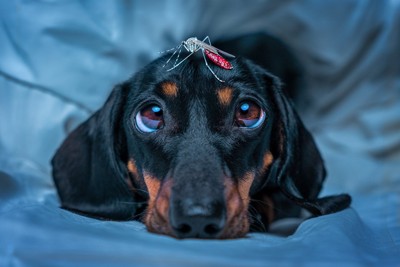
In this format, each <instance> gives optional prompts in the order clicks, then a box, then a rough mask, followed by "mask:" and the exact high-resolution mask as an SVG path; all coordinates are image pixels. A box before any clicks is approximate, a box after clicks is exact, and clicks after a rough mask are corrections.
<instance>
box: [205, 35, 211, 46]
mask: <svg viewBox="0 0 400 267" xmlns="http://www.w3.org/2000/svg"><path fill="white" fill-rule="evenodd" d="M206 40H207V41H208V44H209V45H211V40H210V37H208V35H207V36H206V38H204V39H203V42H205V41H206Z"/></svg>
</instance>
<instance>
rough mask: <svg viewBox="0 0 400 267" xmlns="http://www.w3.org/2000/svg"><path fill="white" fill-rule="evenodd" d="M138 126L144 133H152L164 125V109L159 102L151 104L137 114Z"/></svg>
mask: <svg viewBox="0 0 400 267" xmlns="http://www.w3.org/2000/svg"><path fill="white" fill-rule="evenodd" d="M135 119H136V127H137V128H138V129H139V130H140V131H141V132H144V133H152V132H155V131H157V130H159V129H161V128H162V127H163V126H164V116H163V110H162V109H161V107H160V106H158V105H157V104H150V105H147V106H145V107H144V108H142V109H141V110H140V111H139V112H138V113H137V114H136V117H135Z"/></svg>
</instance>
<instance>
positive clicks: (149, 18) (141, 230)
mask: <svg viewBox="0 0 400 267" xmlns="http://www.w3.org/2000/svg"><path fill="white" fill-rule="evenodd" d="M0 22H1V24H0V118H1V119H0V266H18V267H19V266H294V265H295V266H337V264H338V263H340V264H341V265H343V266H400V256H399V255H400V60H399V59H400V49H399V47H400V1H398V0H391V1H389V0H381V1H374V0H348V1H335V0H327V1H317V0H308V1H278V0H276V1H254V2H248V1H239V0H235V1H211V0H209V1H183V0H171V1H158V2H156V3H154V2H152V1H144V0H142V1H131V2H128V1H126V2H122V1H82V2H78V1H2V2H1V3H0ZM252 32H268V33H271V34H273V35H276V36H277V37H279V38H281V39H282V40H284V41H285V42H286V43H287V44H288V45H289V46H290V48H291V49H292V50H293V52H294V54H295V55H296V56H297V57H298V58H299V61H300V62H301V63H302V64H303V67H304V72H305V83H306V88H305V90H304V91H302V92H301V93H300V94H299V95H300V96H301V98H300V100H299V101H298V102H296V105H297V107H298V110H299V112H300V114H301V116H302V118H303V120H304V122H305V124H306V126H307V127H308V128H309V129H310V130H311V131H312V132H313V134H314V136H315V138H316V141H317V144H318V146H319V148H320V150H321V153H322V155H323V157H324V159H325V163H326V166H327V170H328V179H327V182H326V184H325V187H324V190H323V192H322V195H324V194H335V193H341V192H348V193H350V194H351V195H352V196H353V200H354V201H353V204H352V207H351V208H350V209H347V210H344V211H342V212H339V213H336V214H332V215H328V216H322V217H318V218H313V219H310V220H306V221H305V222H303V223H302V224H301V225H300V226H299V228H298V229H297V231H296V232H295V233H294V234H293V235H290V236H288V237H279V236H276V235H271V234H262V233H252V234H249V235H248V237H247V238H244V239H238V240H223V241H219V240H214V241H210V240H175V239H173V238H170V237H165V236H160V235H154V234H150V233H148V232H147V231H146V229H145V227H144V225H143V224H142V223H140V222H108V221H98V220H95V219H91V218H86V217H82V216H79V215H76V214H73V213H71V212H68V211H65V210H62V209H60V208H59V201H58V198H57V195H56V192H55V188H54V184H53V181H52V179H51V167H50V163H49V161H50V159H51V157H52V155H53V154H54V152H55V150H56V148H57V147H58V146H59V145H60V143H61V142H62V140H63V139H64V138H65V137H66V135H67V134H68V133H69V132H71V130H73V129H74V128H75V127H76V126H77V125H78V124H79V123H80V122H82V121H84V120H85V119H86V118H88V117H89V116H90V115H91V114H92V113H93V112H94V111H95V110H96V109H98V108H99V107H100V106H101V105H102V103H103V102H104V101H105V99H106V97H107V96H108V94H109V92H110V91H111V90H112V88H113V86H114V85H115V84H117V83H119V82H121V81H124V80H126V79H128V78H129V77H130V76H131V75H132V74H133V73H134V72H136V71H138V70H139V69H140V68H141V67H143V66H144V65H145V64H146V63H148V62H150V61H151V60H152V59H155V58H156V57H158V56H159V54H160V53H159V52H162V51H165V50H167V49H170V48H173V47H175V46H177V45H178V44H179V43H180V42H181V41H182V40H184V39H186V38H188V37H190V36H197V37H199V38H202V37H204V36H206V35H209V36H210V38H211V41H212V40H216V39H224V38H230V37H236V36H238V35H240V34H245V33H252ZM229 52H231V53H233V54H235V51H229ZM259 53H262V51H259Z"/></svg>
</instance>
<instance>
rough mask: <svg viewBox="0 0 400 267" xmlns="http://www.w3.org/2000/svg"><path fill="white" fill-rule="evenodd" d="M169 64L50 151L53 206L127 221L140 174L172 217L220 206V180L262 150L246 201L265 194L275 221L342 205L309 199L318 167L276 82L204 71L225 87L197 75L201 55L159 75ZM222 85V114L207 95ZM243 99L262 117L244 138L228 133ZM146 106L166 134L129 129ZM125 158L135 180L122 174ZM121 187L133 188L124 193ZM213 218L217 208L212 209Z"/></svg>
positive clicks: (245, 65) (136, 205) (119, 93)
mask: <svg viewBox="0 0 400 267" xmlns="http://www.w3.org/2000/svg"><path fill="white" fill-rule="evenodd" d="M225 49H226V50H228V49H227V48H225ZM257 50H258V51H259V50H260V48H257ZM228 51H229V52H232V53H235V51H232V50H228ZM168 56H169V55H168ZM168 56H165V57H162V58H159V59H157V60H155V61H153V62H152V63H150V64H149V65H147V66H146V67H145V68H143V69H142V70H141V71H140V72H138V73H137V74H136V75H134V76H133V77H132V78H131V79H129V80H128V81H126V82H124V83H122V84H120V85H118V86H116V87H115V88H114V89H113V91H112V93H111V95H110V97H109V98H108V100H107V101H106V103H105V104H104V106H103V107H102V108H101V109H100V110H99V111H97V112H96V113H95V114H94V115H93V116H92V117H91V118H89V119H88V120H87V121H86V122H84V123H83V124H81V125H80V126H79V127H78V128H77V129H76V130H75V131H73V132H72V133H71V134H70V135H69V136H68V137H67V139H66V140H65V142H64V143H63V144H62V146H61V147H60V148H59V149H58V151H57V153H56V154H55V156H54V158H53V160H52V164H53V177H54V181H55V183H56V186H57V189H58V193H59V196H60V199H61V203H62V207H64V208H66V209H70V210H73V211H77V212H81V213H84V214H87V215H91V216H96V217H101V218H107V219H115V220H125V219H132V218H135V215H137V214H139V213H140V212H142V211H143V206H142V205H141V203H142V202H145V201H146V199H147V195H146V194H145V193H143V192H145V191H146V187H145V185H144V183H143V182H138V181H143V171H150V172H151V174H152V175H153V176H154V177H157V179H160V180H163V179H166V178H170V177H173V179H174V187H173V192H174V193H173V194H172V196H171V205H172V206H173V207H172V209H173V210H175V211H177V212H178V211H179V210H180V209H185V207H186V206H185V205H186V204H185V198H187V197H188V196H190V198H191V201H198V202H201V201H206V200H205V199H207V198H209V197H211V198H215V199H214V200H213V201H215V202H217V203H219V204H221V203H223V201H224V200H223V199H222V197H223V189H224V187H223V183H222V182H221V179H222V177H224V176H229V177H232V179H234V180H236V181H235V182H237V180H238V179H241V177H243V176H244V175H245V174H246V172H248V171H249V170H258V169H259V168H260V167H261V166H262V164H263V161H262V160H263V155H264V154H265V152H266V151H271V153H272V155H273V157H274V161H273V163H272V165H271V166H270V168H269V169H268V171H267V173H265V174H263V175H258V176H256V179H255V180H254V182H253V184H252V186H251V189H250V195H251V196H252V197H253V198H254V199H257V198H258V197H259V196H260V194H261V195H262V194H270V195H271V197H272V199H273V200H274V202H275V206H276V212H277V215H276V218H281V217H286V216H299V214H300V208H301V207H303V208H306V209H308V210H309V211H310V212H312V213H313V214H314V215H322V214H327V213H332V212H336V211H339V210H342V209H344V208H346V207H348V206H349V205H350V202H351V199H350V197H349V196H348V195H339V196H333V197H327V198H318V194H319V192H320V190H321V187H322V184H323V181H324V179H325V175H326V173H325V169H324V164H323V160H322V158H321V156H320V153H319V151H318V149H317V147H316V145H315V143H314V140H313V138H312V136H311V135H310V133H309V132H308V131H307V130H306V129H305V127H304V125H303V123H302V122H301V120H300V119H299V117H298V115H297V113H296V112H295V110H294V108H293V106H292V104H291V103H290V102H291V101H290V100H288V98H287V97H286V96H285V95H284V94H283V93H282V90H281V84H280V80H279V79H278V78H277V77H275V76H274V75H272V74H270V73H269V72H267V71H265V70H264V69H263V68H261V67H259V66H258V65H256V64H254V63H252V62H251V61H249V60H247V59H244V58H241V57H237V58H235V59H233V60H231V63H232V65H233V67H234V68H233V70H223V69H221V68H219V67H217V66H213V65H212V66H211V67H212V69H213V70H214V72H215V73H216V74H217V75H218V77H220V78H221V79H222V80H224V81H225V83H221V82H219V81H218V80H217V79H216V78H215V77H214V76H213V75H212V74H211V72H210V71H209V70H208V69H207V68H206V66H205V64H204V61H203V58H202V57H201V55H200V52H199V53H198V54H195V55H193V56H192V57H190V58H189V59H188V60H187V61H186V62H185V63H183V64H182V65H181V66H180V67H178V68H176V69H174V70H172V71H170V72H167V71H166V68H163V67H162V66H163V65H164V63H165V62H166V60H167V58H168ZM210 65H211V64H210ZM165 81H169V82H174V83H176V84H177V86H178V87H179V94H178V95H177V97H174V98H169V97H166V96H164V95H163V94H162V93H161V90H160V84H161V83H163V82H165ZM225 86H229V87H231V88H233V89H234V94H233V99H232V101H231V103H230V105H229V106H227V107H223V106H221V105H220V104H219V103H218V100H217V96H216V90H217V89H218V88H222V87H225ZM242 99H252V100H253V101H255V102H257V103H258V104H259V105H260V106H261V107H262V108H263V109H264V110H265V112H266V115H267V118H266V122H265V123H264V124H263V125H262V126H261V127H259V128H257V129H252V130H243V129H240V128H238V127H235V126H234V125H233V118H234V112H235V107H236V105H237V104H238V103H239V102H240V101H241V100H242ZM151 102H154V103H158V104H159V105H161V107H162V108H163V110H164V119H165V127H164V128H163V129H162V130H160V131H157V132H155V133H151V134H144V133H141V132H139V131H138V130H137V128H136V127H135V114H137V112H138V111H139V110H140V109H141V108H142V107H143V106H144V105H145V104H146V103H151ZM131 158H133V159H134V160H135V162H136V165H137V168H138V175H139V176H140V177H130V176H131V174H129V173H128V170H127V167H126V166H127V162H128V160H129V159H131ZM127 179H130V181H131V183H133V186H134V189H137V190H132V189H129V187H128V184H127ZM177 192H179V194H178V193H177ZM221 205H222V204H221ZM282 209H286V211H285V212H283V213H282V212H281V211H282ZM212 212H214V213H218V212H223V208H221V207H220V206H218V205H215V207H214V208H213V210H212ZM266 221H267V218H266V219H264V221H263V222H264V223H265V224H267V222H266ZM172 223H173V222H172Z"/></svg>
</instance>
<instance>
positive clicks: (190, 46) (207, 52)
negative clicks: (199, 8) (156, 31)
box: [163, 36, 235, 82]
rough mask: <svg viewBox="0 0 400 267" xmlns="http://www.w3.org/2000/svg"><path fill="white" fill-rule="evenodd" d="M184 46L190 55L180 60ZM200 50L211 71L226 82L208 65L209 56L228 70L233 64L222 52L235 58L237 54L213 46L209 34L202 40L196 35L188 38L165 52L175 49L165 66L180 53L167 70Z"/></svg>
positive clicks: (216, 63)
mask: <svg viewBox="0 0 400 267" xmlns="http://www.w3.org/2000/svg"><path fill="white" fill-rule="evenodd" d="M206 41H207V42H208V44H207V43H206ZM182 47H183V48H185V49H186V51H188V52H189V55H187V56H186V57H185V58H184V59H182V60H181V61H179V56H180V54H181V51H182ZM199 50H201V52H202V54H203V58H204V63H206V66H207V68H208V69H209V70H210V71H211V73H212V74H213V75H214V77H215V78H216V79H217V80H218V81H220V82H224V81H223V80H221V79H220V78H219V77H218V76H217V75H216V74H215V72H214V71H213V70H212V69H211V68H210V66H209V65H208V62H207V58H208V59H209V60H211V61H212V62H213V63H214V64H215V65H217V66H219V67H220V68H223V69H226V70H231V69H233V67H232V64H231V63H230V62H229V61H228V60H226V59H225V58H223V57H222V56H221V54H222V55H224V56H227V57H231V58H234V57H235V56H234V55H232V54H229V53H227V52H225V51H222V50H221V49H218V48H216V47H214V46H212V45H211V41H210V38H209V37H208V36H207V37H206V38H204V39H203V40H202V41H200V40H199V39H197V38H196V37H190V38H188V39H187V40H185V41H182V43H181V44H180V45H178V46H177V47H175V48H172V49H170V50H167V51H165V52H169V51H174V53H172V55H171V56H170V57H169V59H168V60H167V62H165V64H164V66H163V67H165V66H166V65H168V63H169V62H170V61H171V60H172V59H173V58H174V56H175V55H176V54H177V53H178V54H177V55H176V59H175V62H174V65H173V66H172V67H171V68H170V69H168V70H167V71H171V70H173V69H175V68H176V67H178V66H179V65H181V64H182V63H183V62H184V61H185V60H186V59H188V58H189V57H190V56H191V55H193V54H194V53H196V52H197V51H199ZM206 57H207V58H206ZM178 61H179V62H178Z"/></svg>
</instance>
